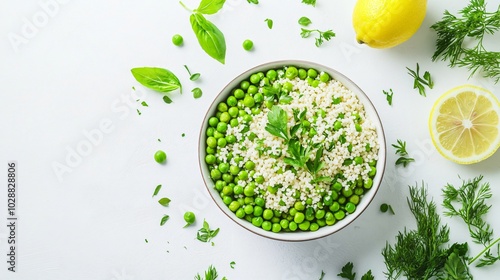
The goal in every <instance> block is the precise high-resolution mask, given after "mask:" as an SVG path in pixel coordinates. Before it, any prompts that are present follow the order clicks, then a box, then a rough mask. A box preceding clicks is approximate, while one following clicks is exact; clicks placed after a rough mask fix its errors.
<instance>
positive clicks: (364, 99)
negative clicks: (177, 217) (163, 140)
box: [198, 59, 387, 242]
mask: <svg viewBox="0 0 500 280" xmlns="http://www.w3.org/2000/svg"><path fill="white" fill-rule="evenodd" d="M284 66H296V67H302V68H306V69H307V68H314V69H316V70H317V71H319V72H322V71H324V72H326V73H328V74H329V75H330V76H331V77H332V78H333V79H335V80H337V81H339V82H340V83H341V84H342V85H344V86H345V87H347V88H348V89H349V90H351V91H353V92H354V93H355V94H356V96H357V97H358V99H359V100H360V102H361V103H362V104H363V106H364V108H365V112H366V114H367V115H368V116H369V118H370V119H371V120H372V121H373V123H374V125H375V127H376V130H377V138H378V142H379V144H380V147H379V153H378V157H379V158H378V160H377V165H376V167H377V173H376V175H375V178H377V180H375V178H374V184H373V186H372V188H371V189H370V191H369V192H368V194H369V195H364V196H363V198H364V199H362V200H361V201H362V202H363V207H362V208H360V209H356V211H355V212H354V213H353V214H349V215H347V216H346V218H344V219H342V220H340V221H338V222H337V223H335V224H334V225H331V226H324V227H321V228H320V229H319V230H317V231H314V232H312V231H306V232H279V233H275V232H272V231H265V230H264V229H262V228H260V227H256V226H254V225H252V224H251V223H250V222H248V221H246V220H244V219H240V218H238V217H236V215H235V213H233V212H231V211H230V210H229V208H228V207H227V205H225V204H224V203H222V198H220V195H219V193H216V191H215V190H214V188H213V187H214V183H213V181H212V180H211V178H210V177H209V176H207V173H208V167H207V165H206V164H205V155H206V150H205V139H206V134H205V131H206V129H207V127H208V119H209V118H210V117H212V116H213V114H214V112H215V111H216V108H217V104H218V103H219V102H221V101H222V100H224V98H225V97H227V96H228V94H229V92H230V91H231V90H232V89H233V88H234V87H235V86H236V85H239V83H240V82H241V81H242V80H244V79H247V78H248V77H249V75H251V74H253V73H256V72H261V71H262V72H263V71H265V70H269V69H276V68H280V67H284ZM386 160H387V149H386V139H385V133H384V128H383V125H382V121H381V119H380V116H379V114H378V112H377V109H376V108H375V106H374V105H373V103H372V101H371V100H370V98H369V97H368V96H367V95H366V93H365V92H364V91H363V90H362V89H361V88H360V87H359V86H358V85H357V84H355V83H354V82H353V81H352V80H351V79H350V78H348V77H347V76H345V75H344V74H342V73H341V72H339V71H337V70H335V69H333V68H331V67H328V66H326V65H322V64H319V63H316V62H311V61H305V60H295V59H287V60H276V61H270V62H266V63H261V64H258V65H256V66H254V67H251V68H249V69H247V70H245V71H243V72H242V73H241V74H239V75H237V76H236V77H235V78H233V79H232V80H231V81H230V82H228V83H227V84H226V85H225V86H224V87H223V88H222V89H221V90H220V91H219V93H218V94H217V95H216V96H215V98H214V99H213V100H212V102H211V103H210V106H209V107H208V109H207V111H206V113H205V116H204V118H203V122H202V123H201V127H200V133H199V138H198V166H199V168H200V173H201V176H202V179H203V182H204V184H205V187H206V189H207V191H208V193H209V194H210V197H211V198H212V200H213V202H214V203H215V204H216V205H217V207H218V208H219V209H220V210H221V211H222V212H223V213H224V214H225V215H226V216H227V217H229V218H230V219H231V220H232V221H233V222H235V223H236V224H238V225H239V226H241V227H243V228H244V229H246V230H248V231H250V232H252V233H254V234H257V235H259V236H262V237H266V238H269V239H273V240H278V241H289V242H301V241H309V240H315V239H318V238H322V237H326V236H329V235H332V234H334V233H336V232H339V231H340V230H342V229H344V228H345V227H347V226H348V225H350V224H351V223H352V222H354V221H355V220H356V219H357V218H358V217H359V216H361V214H362V213H363V212H364V211H365V210H366V209H367V208H368V206H369V205H370V204H371V202H372V201H373V199H374V198H375V196H376V194H377V193H378V190H379V188H380V186H381V184H382V180H383V177H384V173H385V169H386ZM206 172H207V173H206Z"/></svg>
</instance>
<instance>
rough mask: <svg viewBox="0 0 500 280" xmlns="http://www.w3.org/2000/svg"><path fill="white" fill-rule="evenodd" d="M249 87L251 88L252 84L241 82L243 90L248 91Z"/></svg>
mask: <svg viewBox="0 0 500 280" xmlns="http://www.w3.org/2000/svg"><path fill="white" fill-rule="evenodd" d="M249 86H250V82H248V81H241V83H240V88H241V89H242V90H247V89H248V87H249Z"/></svg>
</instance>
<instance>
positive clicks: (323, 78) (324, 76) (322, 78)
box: [319, 72, 330, 83]
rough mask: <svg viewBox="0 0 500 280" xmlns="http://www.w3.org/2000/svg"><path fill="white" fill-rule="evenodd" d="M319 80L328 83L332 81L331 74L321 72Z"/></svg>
mask: <svg viewBox="0 0 500 280" xmlns="http://www.w3.org/2000/svg"><path fill="white" fill-rule="evenodd" d="M319 80H320V81H322V82H323V83H326V82H328V81H330V75H328V73H325V72H321V74H320V75H319Z"/></svg>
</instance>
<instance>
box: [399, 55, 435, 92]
mask: <svg viewBox="0 0 500 280" xmlns="http://www.w3.org/2000/svg"><path fill="white" fill-rule="evenodd" d="M406 69H407V70H408V74H410V76H412V77H413V79H414V81H413V88H414V89H418V93H419V94H420V95H422V96H426V94H425V87H424V86H427V87H428V88H430V89H432V88H433V87H434V81H433V80H432V78H431V74H430V73H429V71H425V72H424V76H423V77H420V66H419V65H418V63H417V69H416V71H414V70H411V69H410V68H408V67H406Z"/></svg>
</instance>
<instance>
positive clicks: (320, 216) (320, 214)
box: [315, 209, 326, 220]
mask: <svg viewBox="0 0 500 280" xmlns="http://www.w3.org/2000/svg"><path fill="white" fill-rule="evenodd" d="M325 214H326V212H325V210H323V209H318V211H316V215H315V217H316V219H318V220H319V219H323V217H324V216H325Z"/></svg>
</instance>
